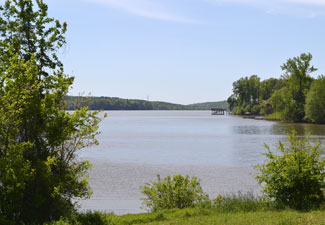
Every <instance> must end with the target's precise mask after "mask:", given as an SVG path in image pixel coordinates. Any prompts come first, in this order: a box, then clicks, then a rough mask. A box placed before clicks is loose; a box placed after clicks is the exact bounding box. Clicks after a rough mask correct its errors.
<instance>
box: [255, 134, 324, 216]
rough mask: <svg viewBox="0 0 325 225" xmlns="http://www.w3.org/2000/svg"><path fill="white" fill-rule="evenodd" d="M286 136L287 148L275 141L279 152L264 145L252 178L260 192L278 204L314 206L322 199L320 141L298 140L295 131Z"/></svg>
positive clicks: (307, 207)
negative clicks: (265, 159) (315, 142)
mask: <svg viewBox="0 0 325 225" xmlns="http://www.w3.org/2000/svg"><path fill="white" fill-rule="evenodd" d="M288 139H289V146H288V147H285V145H284V144H283V143H281V142H279V145H278V148H277V149H278V150H279V152H280V155H276V154H275V153H273V152H272V151H271V150H270V148H269V146H267V145H266V148H267V150H268V153H266V154H264V155H265V156H266V157H267V161H266V162H265V163H264V164H261V165H257V166H256V169H257V171H258V174H257V176H256V179H257V181H258V182H259V183H260V184H261V185H262V188H263V192H264V194H265V195H266V196H267V197H268V198H270V199H271V200H275V202H276V203H278V204H279V205H284V206H289V207H291V208H293V209H298V210H309V209H312V208H318V207H319V206H320V204H321V203H323V202H324V200H325V196H324V192H323V190H324V187H325V181H324V179H325V159H324V158H322V153H323V151H322V149H320V143H317V144H315V145H312V144H310V142H309V139H298V138H297V137H296V133H295V132H293V133H292V134H291V135H290V136H289V138H288Z"/></svg>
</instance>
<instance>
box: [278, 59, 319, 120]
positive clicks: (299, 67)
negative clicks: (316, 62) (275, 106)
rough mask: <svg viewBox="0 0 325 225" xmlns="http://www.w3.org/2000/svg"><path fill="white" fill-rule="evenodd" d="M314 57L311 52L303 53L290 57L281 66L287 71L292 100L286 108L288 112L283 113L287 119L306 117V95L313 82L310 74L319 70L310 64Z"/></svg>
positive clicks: (285, 76) (286, 77)
mask: <svg viewBox="0 0 325 225" xmlns="http://www.w3.org/2000/svg"><path fill="white" fill-rule="evenodd" d="M312 58H313V57H312V55H311V54H310V53H308V54H306V53H303V54H301V55H300V56H298V57H294V58H292V59H288V60H287V62H286V63H285V64H283V65H282V66H281V68H282V70H283V71H285V74H284V76H283V78H284V79H285V80H286V86H287V88H288V91H289V94H290V96H291V97H290V100H289V101H290V102H288V103H287V104H286V106H287V107H285V108H284V110H285V111H286V112H284V113H283V115H284V118H283V119H285V120H291V121H301V120H303V118H304V117H305V111H304V105H305V97H306V94H307V91H308V90H309V87H310V85H311V82H312V78H311V77H310V74H311V73H312V72H315V71H316V70H317V69H316V68H315V67H314V66H311V65H310V62H311V60H312ZM287 112H289V113H287ZM289 117H290V118H289Z"/></svg>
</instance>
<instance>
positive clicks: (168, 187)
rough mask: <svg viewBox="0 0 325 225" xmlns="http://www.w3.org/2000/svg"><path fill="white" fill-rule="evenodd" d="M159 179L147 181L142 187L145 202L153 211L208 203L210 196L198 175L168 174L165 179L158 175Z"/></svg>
mask: <svg viewBox="0 0 325 225" xmlns="http://www.w3.org/2000/svg"><path fill="white" fill-rule="evenodd" d="M157 179H158V181H152V182H150V183H146V184H145V186H143V187H141V190H142V193H143V194H144V195H146V198H143V199H142V200H143V201H144V202H143V204H144V205H145V206H146V207H147V208H149V209H150V210H152V211H157V210H161V209H173V208H179V209H183V208H191V207H195V206H198V205H200V204H204V203H208V202H209V201H210V200H209V196H208V195H207V194H206V193H204V192H203V190H202V187H201V185H200V181H199V180H198V179H197V177H192V178H190V177H189V176H188V175H187V176H185V177H183V176H181V175H174V176H173V177H171V176H167V177H165V178H164V179H161V178H160V175H157Z"/></svg>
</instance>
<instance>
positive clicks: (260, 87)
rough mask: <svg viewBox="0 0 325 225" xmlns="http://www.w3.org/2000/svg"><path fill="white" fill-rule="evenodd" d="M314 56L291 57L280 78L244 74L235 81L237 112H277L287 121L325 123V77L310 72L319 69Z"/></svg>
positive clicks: (234, 106) (234, 107) (231, 104)
mask: <svg viewBox="0 0 325 225" xmlns="http://www.w3.org/2000/svg"><path fill="white" fill-rule="evenodd" d="M311 60H312V55H311V54H310V53H308V54H306V53H303V54H301V55H300V56H298V57H294V58H292V59H288V60H287V62H286V63H284V64H283V65H282V66H281V68H282V70H283V71H284V74H283V75H282V76H281V77H280V78H279V79H276V78H270V79H267V80H263V81H261V79H260V78H259V77H258V76H257V75H252V76H250V77H244V78H240V79H239V80H237V81H235V82H234V83H233V94H232V95H231V96H230V97H229V98H228V100H227V102H228V103H229V108H230V109H231V110H232V111H233V113H234V114H236V115H244V114H252V115H269V114H274V115H276V116H277V117H278V118H279V119H281V120H285V121H293V122H301V121H305V122H315V123H325V77H324V76H322V75H321V76H319V77H318V78H317V79H314V78H312V77H311V76H310V74H311V73H313V72H315V71H317V69H316V68H315V67H314V66H312V65H311Z"/></svg>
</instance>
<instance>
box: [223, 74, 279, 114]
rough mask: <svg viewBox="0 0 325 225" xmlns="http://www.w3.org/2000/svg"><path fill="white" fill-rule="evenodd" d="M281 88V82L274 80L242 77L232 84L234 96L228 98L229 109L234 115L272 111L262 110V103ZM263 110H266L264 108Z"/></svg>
mask: <svg viewBox="0 0 325 225" xmlns="http://www.w3.org/2000/svg"><path fill="white" fill-rule="evenodd" d="M282 86H283V81H282V80H278V79H275V78H270V79H268V80H264V81H261V79H260V78H259V77H258V76H256V75H253V76H250V77H244V78H240V79H239V80H237V81H235V82H234V83H233V92H234V94H233V95H231V96H230V97H229V98H228V104H229V105H230V107H229V108H230V109H231V110H233V113H234V114H236V115H243V114H247V113H248V114H254V115H259V114H260V113H263V114H264V113H265V112H266V111H267V112H269V111H272V109H268V110H262V109H263V108H262V107H261V106H262V104H263V102H265V101H266V100H268V99H269V98H270V97H271V95H272V94H273V93H274V92H275V91H276V90H278V89H280V88H281V87H282ZM264 109H266V108H265V107H264Z"/></svg>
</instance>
